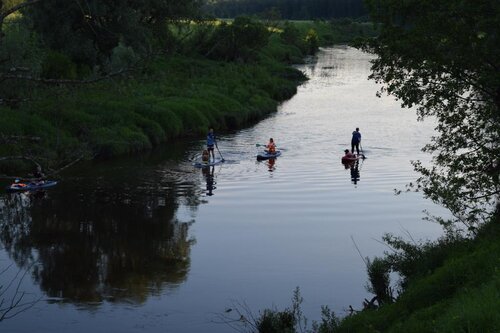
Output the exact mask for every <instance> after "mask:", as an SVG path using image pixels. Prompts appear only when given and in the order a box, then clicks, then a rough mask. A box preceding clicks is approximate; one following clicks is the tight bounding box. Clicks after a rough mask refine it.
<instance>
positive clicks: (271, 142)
mask: <svg viewBox="0 0 500 333" xmlns="http://www.w3.org/2000/svg"><path fill="white" fill-rule="evenodd" d="M266 148H267V149H266V152H267V153H268V154H276V144H275V143H274V139H273V138H270V139H269V143H268V144H267V145H266Z"/></svg>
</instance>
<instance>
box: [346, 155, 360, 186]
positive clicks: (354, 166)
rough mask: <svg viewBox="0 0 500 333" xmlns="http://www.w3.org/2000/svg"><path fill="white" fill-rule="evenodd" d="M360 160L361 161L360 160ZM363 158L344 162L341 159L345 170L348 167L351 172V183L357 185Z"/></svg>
mask: <svg viewBox="0 0 500 333" xmlns="http://www.w3.org/2000/svg"><path fill="white" fill-rule="evenodd" d="M360 161H361V162H360ZM363 162H364V159H360V160H359V159H358V160H355V161H349V162H344V161H342V165H343V166H344V168H345V169H346V170H347V169H349V171H350V174H351V183H352V184H354V185H357V184H358V182H359V180H360V178H361V173H360V171H361V166H362V165H363Z"/></svg>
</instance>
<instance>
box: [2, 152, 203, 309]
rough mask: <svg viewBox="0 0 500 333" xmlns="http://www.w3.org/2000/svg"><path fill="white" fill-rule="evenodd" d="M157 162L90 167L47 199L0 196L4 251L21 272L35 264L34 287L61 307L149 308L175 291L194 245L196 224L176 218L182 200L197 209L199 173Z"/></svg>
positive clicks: (42, 195)
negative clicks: (164, 292)
mask: <svg viewBox="0 0 500 333" xmlns="http://www.w3.org/2000/svg"><path fill="white" fill-rule="evenodd" d="M174 157H175V156H174ZM162 159H163V158H162ZM171 160H172V159H170V161H171ZM173 160H175V158H173ZM154 161H155V158H149V159H145V158H139V159H127V160H126V162H127V164H126V166H124V164H123V161H121V162H122V163H120V162H119V161H113V162H111V163H104V164H105V167H104V166H103V165H102V164H99V163H91V162H89V163H88V164H87V165H86V167H84V168H83V169H84V170H86V171H85V176H82V175H83V174H84V173H81V174H78V173H75V174H72V175H68V176H67V177H65V180H64V181H62V182H61V183H60V184H59V185H58V187H57V189H54V190H52V191H48V192H47V193H44V192H39V193H15V194H6V195H4V196H0V242H1V243H2V246H3V248H4V251H5V252H6V253H7V254H8V255H9V257H11V259H12V260H13V261H14V262H15V263H16V265H17V266H19V267H20V268H23V269H27V268H28V267H31V265H32V264H33V263H35V262H36V265H34V267H35V268H34V270H33V272H32V277H33V280H34V282H35V283H36V284H38V285H39V286H40V288H41V290H42V291H44V292H45V293H46V294H47V296H49V297H51V298H54V299H59V300H61V301H63V302H75V303H88V304H90V303H92V304H94V303H96V304H99V303H100V302H102V301H104V300H107V301H110V302H125V301H126V302H134V303H143V302H145V301H146V300H147V298H148V296H150V295H154V294H158V293H160V292H161V291H162V290H164V289H166V288H175V287H176V286H178V285H180V284H181V283H182V282H184V281H185V280H186V278H187V274H188V272H189V268H190V248H191V245H192V244H193V243H194V242H195V240H194V239H193V238H190V236H189V234H188V230H189V227H190V225H191V223H192V222H193V221H179V220H178V219H177V218H176V212H177V210H178V208H179V205H180V204H181V202H182V201H184V204H186V203H187V205H188V206H190V207H191V208H192V209H196V206H197V205H198V204H199V200H198V199H197V198H198V196H199V195H198V191H199V186H198V185H197V184H196V182H195V180H194V179H191V178H192V175H193V174H190V173H182V172H177V173H176V172H175V170H173V169H172V168H169V166H166V165H161V164H156V163H155V162H154ZM88 167H90V170H93V171H92V175H91V176H89V175H88V170H89V168H88ZM172 170H173V171H172ZM152 179H153V180H155V181H151V180H152ZM212 179H213V178H212ZM212 187H213V184H212ZM207 188H208V182H207ZM212 190H213V188H212Z"/></svg>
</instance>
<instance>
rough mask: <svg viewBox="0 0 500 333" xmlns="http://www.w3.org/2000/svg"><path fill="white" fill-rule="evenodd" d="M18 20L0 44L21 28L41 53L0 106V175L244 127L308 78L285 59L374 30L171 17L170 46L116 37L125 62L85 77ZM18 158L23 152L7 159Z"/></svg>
mask: <svg viewBox="0 0 500 333" xmlns="http://www.w3.org/2000/svg"><path fill="white" fill-rule="evenodd" d="M18 21H22V17H20V16H18V17H15V18H14V19H12V20H11V21H10V22H8V23H7V24H5V26H4V29H3V30H4V32H5V35H6V37H4V44H9V43H13V42H16V39H18V38H22V37H26V36H27V34H29V35H30V36H31V37H30V38H31V41H30V43H31V44H30V45H26V48H28V49H29V48H33V50H30V51H31V52H40V54H42V55H43V56H42V59H37V61H39V64H38V65H39V66H40V67H41V71H40V76H39V79H40V80H42V81H43V80H45V82H38V81H37V82H30V81H29V80H27V82H20V83H18V82H14V84H15V85H19V90H18V93H17V94H11V95H14V96H10V97H9V99H7V98H4V99H3V105H0V142H1V145H0V174H4V175H6V176H8V175H19V174H21V173H22V172H27V171H29V170H31V169H32V165H33V163H32V162H33V161H35V163H37V164H41V165H42V166H43V167H44V169H47V170H55V169H57V168H60V167H61V166H63V165H67V164H68V163H71V162H72V161H75V160H77V159H82V158H85V159H93V158H111V157H114V156H118V155H124V154H133V153H137V152H141V151H145V150H148V149H151V148H153V147H155V146H158V145H161V144H164V143H166V142H168V141H169V140H173V139H178V138H182V137H195V136H199V137H203V136H204V135H205V133H206V131H207V129H208V127H214V128H215V130H216V131H218V132H224V131H227V130H234V129H239V128H242V127H244V126H247V125H248V124H251V123H253V122H255V121H257V120H260V119H263V118H264V117H266V116H267V115H269V114H270V113H272V112H275V111H276V110H277V107H278V105H279V103H280V102H282V101H284V100H287V99H289V98H291V97H292V96H293V95H294V94H295V93H296V91H297V86H298V85H300V84H301V83H302V82H304V81H305V80H306V79H307V78H306V77H305V76H304V75H303V73H302V72H300V71H298V70H296V69H294V68H293V67H292V66H291V65H293V64H297V63H301V62H303V61H304V59H305V57H306V56H307V55H313V54H315V53H316V52H317V50H318V48H319V47H320V46H327V45H333V44H336V43H347V42H350V41H352V40H353V39H354V38H356V37H359V36H370V35H373V34H374V31H373V27H372V25H371V23H368V22H357V21H355V20H350V19H341V20H332V21H294V22H287V21H266V22H264V21H262V20H256V19H252V18H248V17H239V18H237V19H235V20H229V21H227V20H225V21H219V20H210V21H200V22H192V21H186V22H180V23H179V22H176V23H175V24H170V25H169V26H168V30H169V32H168V40H167V41H165V43H166V44H168V46H167V49H168V51H165V50H163V51H161V52H157V53H156V54H149V55H148V56H147V57H142V58H140V57H138V56H137V55H136V54H135V53H134V51H133V50H132V49H130V48H127V47H125V46H123V45H119V46H117V47H116V48H115V49H114V50H113V54H112V58H113V59H112V61H114V62H115V63H117V64H118V65H122V66H121V67H120V66H117V65H116V64H115V65H114V66H115V67H114V68H120V69H122V68H127V70H126V71H125V70H123V71H122V73H120V75H117V76H111V75H109V77H107V78H106V77H105V78H104V79H102V80H98V81H97V80H96V82H94V83H85V82H82V80H83V81H84V80H86V77H91V75H90V74H89V68H87V67H85V66H81V65H78V64H77V63H75V62H74V61H73V60H72V59H71V58H70V57H69V56H67V55H66V54H65V53H63V52H61V51H54V50H50V49H48V48H45V47H42V46H40V45H39V44H38V39H37V37H36V34H33V33H32V32H26V31H25V29H26V28H25V26H24V25H23V24H20V23H19V22H18ZM21 23H22V22H21ZM230 37H231V38H232V39H231V38H230ZM235 37H236V38H235ZM11 39H12V40H11ZM17 41H18V40H17ZM33 45H34V46H33ZM131 63H133V64H134V66H130V67H126V66H127V65H129V64H131ZM110 66H111V65H110ZM109 72H112V70H110V71H109ZM50 80H54V81H55V82H54V84H52V83H51V82H50ZM79 80H80V81H79ZM87 80H88V79H87ZM73 81H74V83H73ZM88 81H91V80H88ZM60 82H61V83H60ZM3 84H4V85H5V84H9V82H7V83H6V82H3ZM4 89H5V87H4ZM16 156H22V157H26V158H23V159H17V160H10V159H9V157H16ZM2 158H3V159H4V161H2Z"/></svg>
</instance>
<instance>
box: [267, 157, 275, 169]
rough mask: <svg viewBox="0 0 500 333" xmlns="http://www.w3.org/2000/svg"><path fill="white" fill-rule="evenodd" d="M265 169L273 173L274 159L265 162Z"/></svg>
mask: <svg viewBox="0 0 500 333" xmlns="http://www.w3.org/2000/svg"><path fill="white" fill-rule="evenodd" d="M266 163H267V168H268V170H269V172H273V171H274V170H276V166H275V164H276V159H275V158H270V159H268V160H267V162H266Z"/></svg>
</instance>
